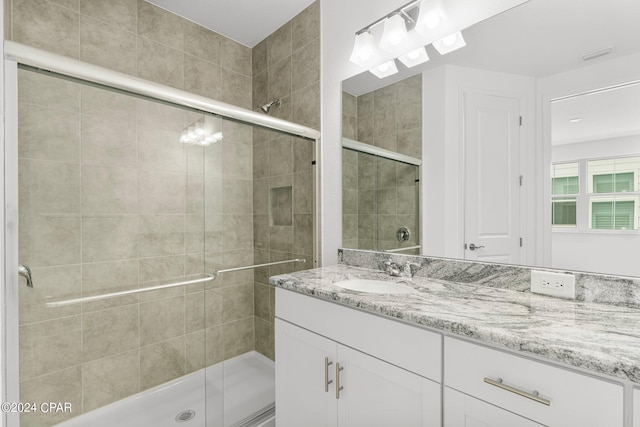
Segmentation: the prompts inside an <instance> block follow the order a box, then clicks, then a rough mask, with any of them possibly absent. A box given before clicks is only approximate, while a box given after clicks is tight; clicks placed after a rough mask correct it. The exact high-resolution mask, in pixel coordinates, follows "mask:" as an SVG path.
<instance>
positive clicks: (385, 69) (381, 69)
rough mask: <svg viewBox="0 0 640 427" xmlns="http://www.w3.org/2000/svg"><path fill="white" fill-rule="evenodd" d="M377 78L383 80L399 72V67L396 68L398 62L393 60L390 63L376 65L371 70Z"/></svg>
mask: <svg viewBox="0 0 640 427" xmlns="http://www.w3.org/2000/svg"><path fill="white" fill-rule="evenodd" d="M369 71H370V72H371V73H372V74H373V75H375V76H376V77H378V78H380V79H383V78H385V77H388V76H390V75H392V74H395V73H397V72H398V67H396V61H394V60H393V59H392V60H391V61H389V62H385V63H382V64H380V65H376V66H375V67H373V68H372V69H370V70H369Z"/></svg>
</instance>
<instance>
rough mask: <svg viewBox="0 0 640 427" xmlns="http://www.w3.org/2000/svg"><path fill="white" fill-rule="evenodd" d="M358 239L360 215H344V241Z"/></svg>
mask: <svg viewBox="0 0 640 427" xmlns="http://www.w3.org/2000/svg"><path fill="white" fill-rule="evenodd" d="M357 238H358V215H342V239H343V240H342V241H343V244H344V242H345V241H346V240H354V239H357Z"/></svg>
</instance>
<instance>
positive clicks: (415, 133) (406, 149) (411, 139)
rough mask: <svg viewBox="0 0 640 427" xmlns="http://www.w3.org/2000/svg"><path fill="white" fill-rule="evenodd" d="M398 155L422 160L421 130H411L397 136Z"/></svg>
mask: <svg viewBox="0 0 640 427" xmlns="http://www.w3.org/2000/svg"><path fill="white" fill-rule="evenodd" d="M398 153H401V154H406V155H407V156H412V157H415V158H417V159H420V158H422V129H413V130H410V131H407V132H401V133H399V134H398Z"/></svg>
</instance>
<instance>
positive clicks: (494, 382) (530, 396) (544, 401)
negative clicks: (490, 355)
mask: <svg viewBox="0 0 640 427" xmlns="http://www.w3.org/2000/svg"><path fill="white" fill-rule="evenodd" d="M484 382H485V383H487V384H491V385H492V386H496V387H498V388H501V389H503V390H507V391H510V392H511V393H515V394H517V395H518V396H522V397H526V398H527V399H531V400H534V401H536V402H538V403H542V404H543V405H547V406H551V401H550V400H548V399H544V398H542V397H540V396H539V395H538V392H537V391H535V390H534V391H533V392H532V393H527V392H526V391H523V390H520V389H518V388H515V387H511V386H509V385H506V384H504V383H503V382H502V378H498V379H497V380H492V379H491V378H487V377H485V378H484Z"/></svg>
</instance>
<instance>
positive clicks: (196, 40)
mask: <svg viewBox="0 0 640 427" xmlns="http://www.w3.org/2000/svg"><path fill="white" fill-rule="evenodd" d="M222 40H224V37H223V36H221V35H220V34H218V33H215V32H213V31H211V30H209V29H207V28H204V27H202V26H200V25H198V24H196V23H194V22H191V21H186V20H185V22H184V52H185V53H186V54H187V55H191V56H195V57H198V58H201V59H204V60H205V61H207V62H210V63H212V64H214V65H220V43H221V41H222Z"/></svg>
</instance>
